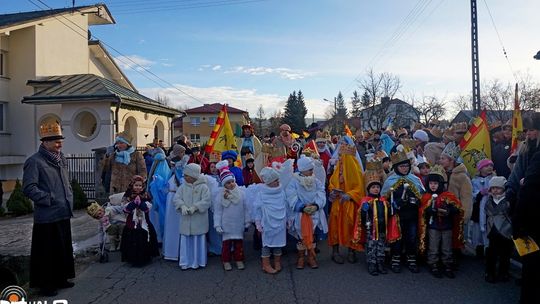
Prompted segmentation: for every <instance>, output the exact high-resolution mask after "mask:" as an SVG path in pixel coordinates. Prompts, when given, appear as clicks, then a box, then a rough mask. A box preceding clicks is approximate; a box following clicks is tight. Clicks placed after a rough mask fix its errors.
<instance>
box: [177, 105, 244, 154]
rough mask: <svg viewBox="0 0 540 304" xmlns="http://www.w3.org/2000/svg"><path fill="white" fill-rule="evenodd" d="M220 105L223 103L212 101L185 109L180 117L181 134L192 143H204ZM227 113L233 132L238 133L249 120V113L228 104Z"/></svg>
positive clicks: (208, 136) (212, 126)
mask: <svg viewBox="0 0 540 304" xmlns="http://www.w3.org/2000/svg"><path fill="white" fill-rule="evenodd" d="M222 107H223V104H220V103H213V104H204V105H203V106H200V107H196V108H191V109H187V110H186V111H185V112H186V114H187V116H186V117H183V118H182V134H183V135H185V136H186V137H187V138H188V139H189V140H190V141H191V142H193V143H201V144H204V143H206V142H207V141H208V139H209V138H210V133H212V130H213V129H214V126H215V125H216V120H217V116H218V114H219V111H221V108H222ZM227 113H228V115H229V121H230V122H231V127H232V129H233V132H234V133H235V134H237V135H238V134H239V133H240V132H241V130H242V126H243V125H245V124H247V123H248V122H249V113H248V112H246V111H243V110H240V109H237V108H233V107H231V106H229V105H227Z"/></svg>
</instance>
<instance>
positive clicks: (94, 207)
mask: <svg viewBox="0 0 540 304" xmlns="http://www.w3.org/2000/svg"><path fill="white" fill-rule="evenodd" d="M100 210H103V207H101V206H100V205H99V204H98V203H96V202H93V203H92V204H90V206H88V207H86V213H88V215H90V216H91V217H93V218H96V217H97V214H98V212H99V211H100Z"/></svg>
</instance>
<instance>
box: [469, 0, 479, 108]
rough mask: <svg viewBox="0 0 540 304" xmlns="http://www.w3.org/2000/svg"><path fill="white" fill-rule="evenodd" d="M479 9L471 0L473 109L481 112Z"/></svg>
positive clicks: (474, 1)
mask: <svg viewBox="0 0 540 304" xmlns="http://www.w3.org/2000/svg"><path fill="white" fill-rule="evenodd" d="M477 13H478V9H477V6H476V0H471V59H472V109H473V112H474V114H475V115H478V114H479V113H480V107H481V103H480V59H479V58H478V16H477Z"/></svg>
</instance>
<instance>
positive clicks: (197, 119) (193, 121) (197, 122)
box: [191, 117, 201, 127]
mask: <svg viewBox="0 0 540 304" xmlns="http://www.w3.org/2000/svg"><path fill="white" fill-rule="evenodd" d="M191 125H192V126H194V127H198V126H200V125H201V118H200V117H191Z"/></svg>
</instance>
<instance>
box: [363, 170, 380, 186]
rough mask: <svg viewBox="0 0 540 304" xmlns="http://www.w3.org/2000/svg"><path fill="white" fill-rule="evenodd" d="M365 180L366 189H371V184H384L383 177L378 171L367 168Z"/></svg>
mask: <svg viewBox="0 0 540 304" xmlns="http://www.w3.org/2000/svg"><path fill="white" fill-rule="evenodd" d="M364 181H365V183H366V190H368V191H369V186H370V185H371V184H373V183H379V184H382V178H381V175H380V174H379V173H377V171H372V170H367V171H366V172H365V173H364Z"/></svg>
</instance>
